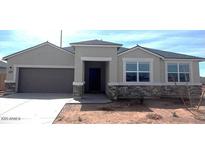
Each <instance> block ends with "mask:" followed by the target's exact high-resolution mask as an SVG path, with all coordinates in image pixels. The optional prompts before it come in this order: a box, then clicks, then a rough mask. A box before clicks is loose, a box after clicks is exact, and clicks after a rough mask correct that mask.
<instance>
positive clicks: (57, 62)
mask: <svg viewBox="0 0 205 154" xmlns="http://www.w3.org/2000/svg"><path fill="white" fill-rule="evenodd" d="M7 63H8V67H11V69H8V70H9V71H8V72H9V73H7V78H6V80H9V81H12V80H14V65H34V67H35V65H36V66H39V65H42V66H43V65H44V66H71V67H73V66H74V55H72V54H70V53H67V51H62V50H60V49H57V48H55V47H52V46H50V45H47V44H46V45H44V46H41V47H39V48H35V49H32V50H30V51H28V52H24V53H22V54H19V55H17V56H15V57H12V58H9V59H8V60H7ZM16 75H17V76H18V70H17V72H16Z"/></svg>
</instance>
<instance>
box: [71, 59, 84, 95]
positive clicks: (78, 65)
mask: <svg viewBox="0 0 205 154" xmlns="http://www.w3.org/2000/svg"><path fill="white" fill-rule="evenodd" d="M84 84H85V82H84V61H81V59H80V58H76V59H75V73H74V82H73V96H74V98H82V96H83V94H84Z"/></svg>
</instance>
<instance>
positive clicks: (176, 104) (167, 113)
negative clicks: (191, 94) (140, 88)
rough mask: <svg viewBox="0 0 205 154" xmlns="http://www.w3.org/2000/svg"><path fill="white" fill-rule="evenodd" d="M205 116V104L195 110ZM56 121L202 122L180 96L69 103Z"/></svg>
mask: <svg viewBox="0 0 205 154" xmlns="http://www.w3.org/2000/svg"><path fill="white" fill-rule="evenodd" d="M204 104H205V102H203V105H204ZM193 113H194V114H196V115H198V117H204V116H205V106H201V107H200V111H199V112H196V111H193ZM53 123H54V124H152V123H153V124H180V123H181V124H183V123H185V124H188V123H189V124H201V123H205V120H204V119H203V118H200V119H199V118H196V117H195V116H194V115H193V114H192V113H191V112H189V111H188V110H187V109H186V108H185V107H184V105H183V104H182V103H181V102H180V101H179V100H169V99H155V100H145V101H144V103H140V101H138V100H132V101H127V100H121V101H115V102H112V103H109V104H66V105H65V106H64V107H63V109H62V110H61V112H60V113H59V115H58V116H57V118H56V119H55V121H54V122H53Z"/></svg>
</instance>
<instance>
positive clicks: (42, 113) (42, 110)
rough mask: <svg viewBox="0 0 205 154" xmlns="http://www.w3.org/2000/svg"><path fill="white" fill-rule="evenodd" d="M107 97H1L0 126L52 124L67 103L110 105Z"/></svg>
mask: <svg viewBox="0 0 205 154" xmlns="http://www.w3.org/2000/svg"><path fill="white" fill-rule="evenodd" d="M109 102H111V101H110V100H109V99H107V98H106V96H105V95H85V96H84V98H83V99H74V98H73V96H72V94H53V93H52V94H33V93H32V94H30V93H18V94H12V95H8V96H3V97H0V124H19V123H21V124H52V122H53V121H54V120H55V118H56V116H57V115H58V113H59V112H60V111H61V109H62V108H63V106H64V105H65V104H66V103H72V104H75V103H77V104H78V103H109Z"/></svg>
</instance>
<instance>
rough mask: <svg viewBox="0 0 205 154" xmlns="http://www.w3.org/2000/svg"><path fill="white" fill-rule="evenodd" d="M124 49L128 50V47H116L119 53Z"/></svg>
mask: <svg viewBox="0 0 205 154" xmlns="http://www.w3.org/2000/svg"><path fill="white" fill-rule="evenodd" d="M126 50H128V48H125V47H120V48H118V50H117V53H118V54H120V53H122V52H124V51H126Z"/></svg>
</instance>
